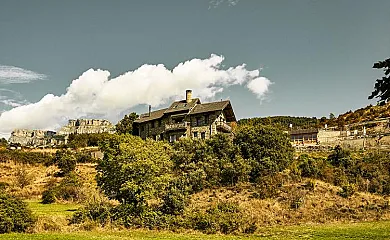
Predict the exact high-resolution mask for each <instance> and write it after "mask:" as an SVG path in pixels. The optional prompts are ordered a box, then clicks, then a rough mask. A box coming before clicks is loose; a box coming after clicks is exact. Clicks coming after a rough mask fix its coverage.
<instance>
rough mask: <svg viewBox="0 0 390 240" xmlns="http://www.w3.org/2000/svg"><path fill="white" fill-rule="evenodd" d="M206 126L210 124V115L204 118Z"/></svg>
mask: <svg viewBox="0 0 390 240" xmlns="http://www.w3.org/2000/svg"><path fill="white" fill-rule="evenodd" d="M204 124H209V115H205V116H204Z"/></svg>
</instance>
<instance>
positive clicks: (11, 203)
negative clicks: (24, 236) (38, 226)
mask: <svg viewBox="0 0 390 240" xmlns="http://www.w3.org/2000/svg"><path fill="white" fill-rule="evenodd" d="M34 222H35V219H34V218H33V216H32V214H31V211H30V210H29V209H28V208H27V204H26V203H24V202H23V201H22V200H20V199H18V198H15V197H12V196H9V195H5V194H0V233H9V232H25V231H26V230H27V229H28V228H29V227H31V226H32V225H33V224H34Z"/></svg>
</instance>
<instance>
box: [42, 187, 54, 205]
mask: <svg viewBox="0 0 390 240" xmlns="http://www.w3.org/2000/svg"><path fill="white" fill-rule="evenodd" d="M55 201H56V197H55V192H54V190H53V189H47V190H45V191H43V192H42V201H41V203H43V204H50V203H54V202H55Z"/></svg>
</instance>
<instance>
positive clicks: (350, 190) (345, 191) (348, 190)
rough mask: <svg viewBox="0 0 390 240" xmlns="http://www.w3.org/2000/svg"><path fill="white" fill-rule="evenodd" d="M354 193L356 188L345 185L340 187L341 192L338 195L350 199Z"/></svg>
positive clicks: (351, 185)
mask: <svg viewBox="0 0 390 240" xmlns="http://www.w3.org/2000/svg"><path fill="white" fill-rule="evenodd" d="M355 191H356V188H355V186H354V185H353V184H346V185H343V186H342V187H341V191H339V192H338V194H339V195H340V196H341V197H343V198H348V197H351V196H352V195H353V194H354V193H355Z"/></svg>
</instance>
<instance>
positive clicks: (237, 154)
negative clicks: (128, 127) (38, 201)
mask: <svg viewBox="0 0 390 240" xmlns="http://www.w3.org/2000/svg"><path fill="white" fill-rule="evenodd" d="M100 147H101V149H102V151H104V153H105V155H104V158H103V159H102V160H100V161H98V166H97V183H98V186H99V187H100V188H101V190H102V191H103V192H104V193H105V194H106V196H107V197H108V198H110V199H115V200H117V201H119V203H120V205H118V206H115V207H113V206H111V207H108V206H106V205H105V206H102V208H101V207H100V206H99V205H91V206H88V207H86V208H85V209H83V210H81V211H79V212H78V213H77V214H76V215H75V217H74V218H73V220H72V222H73V223H80V222H83V221H95V222H97V223H99V224H103V222H107V221H108V219H109V221H110V222H115V223H116V224H121V225H124V226H126V227H146V228H152V229H153V228H162V229H171V228H173V227H175V226H176V227H183V228H191V229H197V230H201V231H204V232H222V233H231V232H251V231H254V229H255V227H254V226H250V225H248V222H250V221H247V219H246V218H245V215H244V214H243V212H242V211H241V210H239V208H238V207H237V206H236V205H231V206H230V205H228V204H225V205H224V204H222V203H221V204H220V205H217V206H215V207H214V208H211V209H209V210H207V211H197V210H194V211H193V212H186V206H187V203H188V200H189V197H190V196H191V195H192V194H194V193H197V192H199V191H202V190H204V189H209V188H214V187H220V186H226V187H234V186H236V185H237V184H239V183H251V184H254V185H255V186H256V185H259V188H261V186H263V185H264V184H263V182H262V181H261V179H265V178H266V177H267V176H273V175H275V174H276V173H277V172H279V171H282V170H284V169H286V168H287V167H288V165H289V163H290V162H291V161H292V160H293V151H294V150H293V148H292V146H291V144H290V143H289V139H288V136H287V134H285V133H283V132H282V131H280V130H278V129H276V128H272V127H261V126H249V127H239V128H237V130H236V133H235V137H234V138H232V137H231V136H229V135H223V134H218V135H215V136H213V137H212V138H211V139H208V140H204V141H203V140H202V141H201V140H192V139H181V140H180V141H177V142H175V143H173V144H169V143H167V142H163V141H154V140H150V139H147V140H142V139H141V138H139V137H136V136H132V135H126V134H124V135H112V136H111V137H110V138H109V139H106V140H105V141H103V142H101V145H100ZM273 183H274V182H270V183H267V184H268V185H272V184H273ZM267 194H269V193H267ZM109 208H110V210H108V209H109ZM206 222H208V225H207V224H206Z"/></svg>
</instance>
